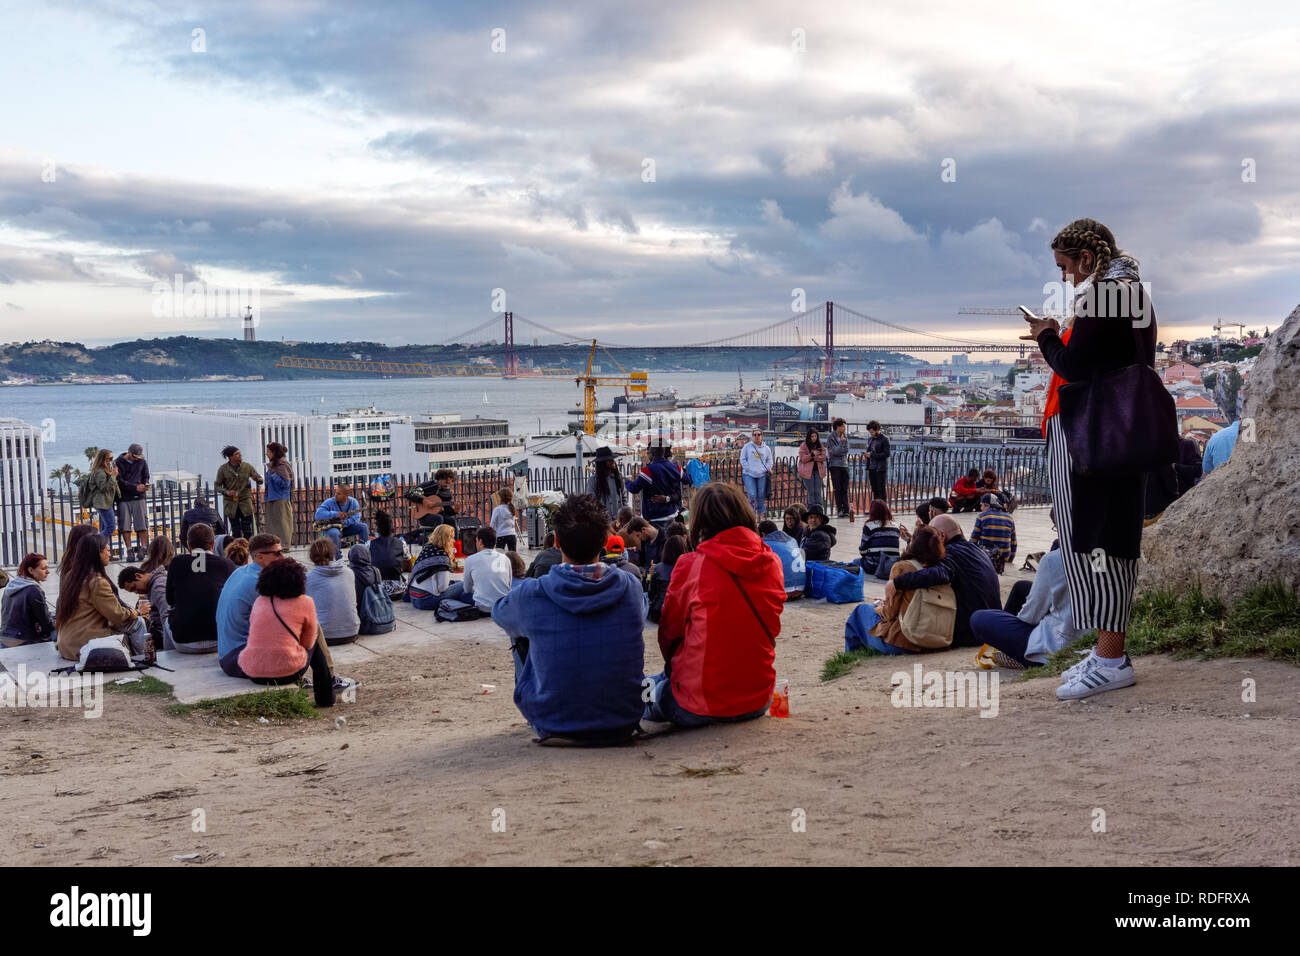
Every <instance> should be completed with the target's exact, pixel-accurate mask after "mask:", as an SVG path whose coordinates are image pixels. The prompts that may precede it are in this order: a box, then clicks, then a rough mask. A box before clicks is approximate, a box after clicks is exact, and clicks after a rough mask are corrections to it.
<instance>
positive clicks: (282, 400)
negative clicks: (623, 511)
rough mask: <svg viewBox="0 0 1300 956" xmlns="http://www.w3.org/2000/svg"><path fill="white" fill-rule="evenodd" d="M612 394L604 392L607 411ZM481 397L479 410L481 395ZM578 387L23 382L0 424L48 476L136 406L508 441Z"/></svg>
mask: <svg viewBox="0 0 1300 956" xmlns="http://www.w3.org/2000/svg"><path fill="white" fill-rule="evenodd" d="M649 385H650V394H654V393H656V392H658V391H659V390H660V389H664V388H676V389H677V392H678V395H679V397H681V398H683V399H686V398H690V397H692V396H695V395H715V394H725V393H727V392H733V391H735V390H736V386H737V381H736V376H735V375H734V374H723V373H718V372H651V373H650V379H649ZM618 394H620V390H619V389H617V388H601V389H599V390H598V391H597V397H598V400H599V403H600V405H601V407H607V406H608V405H609V403H610V402H612V401H613V399H614V397H615V396H616V395H618ZM485 397H486V399H487V401H486V404H485V403H484V398H485ZM581 403H582V389H581V388H579V387H578V386H576V385H575V384H574V383H573V381H572V380H570V379H549V380H539V379H516V380H514V381H506V380H504V379H499V378H482V379H473V380H468V381H467V380H465V379H453V378H391V379H388V378H377V377H375V378H356V379H343V378H330V379H313V380H310V381H301V380H299V381H260V382H167V383H158V384H139V385H20V386H12V387H4V388H0V418H5V417H13V418H19V419H22V420H23V421H25V422H28V423H29V424H32V425H42V423H47V424H45V425H44V426H43V427H44V430H45V433H46V435H47V436H52V437H53V441H47V442H46V444H45V458H46V468H47V470H49V469H53V468H56V467H61V466H62V465H64V464H65V463H67V464H72V465H75V466H76V467H79V468H85V467H86V458H85V455H84V454H83V453H82V450H83V449H84V448H86V447H88V446H90V445H95V446H98V447H101V448H111V449H112V450H113V452H114V453H118V452H121V451H123V450H125V449H126V447H127V445H129V444H130V443H131V442H137V441H138V442H140V443H141V444H145V443H147V441H148V436H147V435H133V434H132V433H131V409H132V408H133V407H135V406H137V405H168V404H188V405H213V406H216V407H218V408H230V409H233V408H260V409H270V410H273V411H283V412H296V413H298V414H303V415H310V414H318V415H324V414H330V413H333V412H341V411H343V410H345V409H348V408H364V407H367V406H370V405H374V406H375V407H377V408H379V409H380V410H381V411H386V412H394V413H398V414H406V415H419V414H424V413H427V412H436V413H447V412H459V413H460V415H461V417H462V418H473V417H474V416H476V415H478V416H481V417H483V418H504V419H507V420H508V421H509V422H510V431H511V433H512V434H525V433H526V434H536V433H537V432H539V431H540V432H548V431H562V430H564V429H565V428H567V427H568V425H569V424H570V423H571V422H574V421H576V420H577V419H576V418H575V416H572V415H569V414H568V412H569V410H570V409H573V408H579V407H581Z"/></svg>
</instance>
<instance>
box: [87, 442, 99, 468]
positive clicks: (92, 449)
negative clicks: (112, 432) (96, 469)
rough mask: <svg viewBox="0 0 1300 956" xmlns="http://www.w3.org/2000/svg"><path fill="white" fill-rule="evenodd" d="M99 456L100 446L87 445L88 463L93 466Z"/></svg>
mask: <svg viewBox="0 0 1300 956" xmlns="http://www.w3.org/2000/svg"><path fill="white" fill-rule="evenodd" d="M98 454H99V446H98V445H87V446H86V450H85V456H86V461H88V462H90V463H91V464H92V465H93V464H94V463H95V456H96V455H98Z"/></svg>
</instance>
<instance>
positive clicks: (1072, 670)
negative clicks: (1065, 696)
mask: <svg viewBox="0 0 1300 956" xmlns="http://www.w3.org/2000/svg"><path fill="white" fill-rule="evenodd" d="M1095 656H1096V649H1095V648H1089V649H1088V653H1087V654H1084V655H1083V657H1082V658H1081V659H1080V660H1079V663H1077V664H1072V665H1070V666H1069V667H1067V668H1066V669H1065V670H1063V671H1061V683H1062V684H1064V683H1066V682H1068V681H1069V680H1070V679H1071V678H1072V677H1074V675H1075V674H1077V673H1079V672H1080V671H1081V670H1083V668H1084V665H1085V664H1087V663H1088V662H1089V661H1090V660H1092V659H1093V657H1095Z"/></svg>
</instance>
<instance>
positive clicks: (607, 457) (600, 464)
mask: <svg viewBox="0 0 1300 956" xmlns="http://www.w3.org/2000/svg"><path fill="white" fill-rule="evenodd" d="M587 494H589V495H592V496H593V497H595V499H596V500H597V501H599V502H600V504H601V506H602V507H603V508H604V509H605V511H606V512H607V513H608V514H609V523H610V526H611V527H613V526H614V525H615V522H616V521H617V520H618V513H619V511H620V510H621V509H622V508H623V507H624V506H626V505H627V487H626V486H625V485H624V483H623V476H622V475H620V474H619V473H618V460H617V459H616V458H615V457H614V452H613V451H612V450H611V449H610V448H609V447H608V446H606V447H604V448H597V449H596V467H595V474H593V475H592V476H591V479H590V480H589V481H588V482H587Z"/></svg>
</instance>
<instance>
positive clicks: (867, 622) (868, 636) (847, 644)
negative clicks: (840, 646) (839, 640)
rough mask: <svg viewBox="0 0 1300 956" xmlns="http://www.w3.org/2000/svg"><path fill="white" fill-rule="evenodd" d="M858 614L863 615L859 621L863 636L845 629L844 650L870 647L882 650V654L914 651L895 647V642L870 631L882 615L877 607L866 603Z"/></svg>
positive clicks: (858, 649) (849, 650) (856, 613)
mask: <svg viewBox="0 0 1300 956" xmlns="http://www.w3.org/2000/svg"><path fill="white" fill-rule="evenodd" d="M858 614H860V615H861V620H860V621H859V624H860V625H861V629H862V632H863V636H862V637H858V635H857V634H855V633H851V632H850V631H848V630H845V632H844V650H845V651H846V652H851V651H860V650H862V649H863V648H864V647H869V648H871V649H872V650H874V651H880V653H882V654H891V655H892V654H911V653H913V652H912V651H907V650H904V649H903V648H901V647H895V646H894V645H893V644H890V643H889V642H887V641H884V640H882V639H880V638H879V637H876V635H874V634H872V633H870V631H869V629H870V628H873V627H875V626H876V625H877V624H879V623H880V615H879V614H877V613H876V609H875V607H874V606H872V605H869V604H864V605H862V607H861V608H860V609H859V610H858V611H857V612H855V616H856V615H858Z"/></svg>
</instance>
